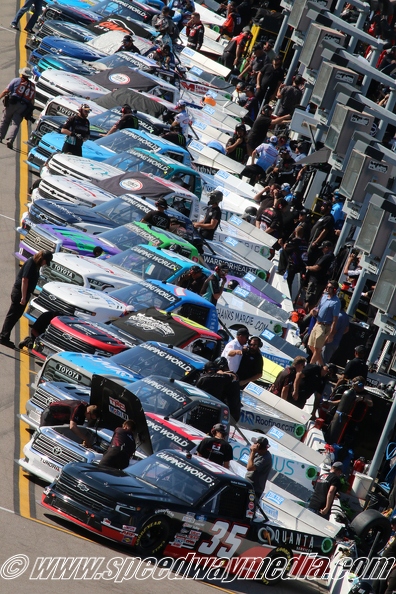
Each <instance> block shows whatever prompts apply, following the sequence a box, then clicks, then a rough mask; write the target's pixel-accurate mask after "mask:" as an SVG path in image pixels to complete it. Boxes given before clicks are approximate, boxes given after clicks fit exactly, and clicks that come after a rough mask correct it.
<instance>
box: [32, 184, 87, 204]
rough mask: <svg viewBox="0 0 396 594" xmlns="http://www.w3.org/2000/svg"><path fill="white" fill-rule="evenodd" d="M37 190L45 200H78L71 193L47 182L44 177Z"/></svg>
mask: <svg viewBox="0 0 396 594" xmlns="http://www.w3.org/2000/svg"><path fill="white" fill-rule="evenodd" d="M39 192H40V194H41V196H43V198H45V199H46V200H62V201H67V202H78V199H77V198H76V197H75V196H74V195H73V194H72V193H71V192H65V191H64V190H62V189H58V188H57V187H56V186H53V185H51V184H49V183H48V182H47V181H46V180H45V179H43V180H42V181H41V183H40V188H39Z"/></svg>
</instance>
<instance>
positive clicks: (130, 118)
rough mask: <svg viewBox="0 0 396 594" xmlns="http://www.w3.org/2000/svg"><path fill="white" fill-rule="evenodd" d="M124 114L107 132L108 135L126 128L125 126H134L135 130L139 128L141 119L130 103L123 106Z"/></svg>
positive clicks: (122, 111)
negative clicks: (133, 111) (135, 113)
mask: <svg viewBox="0 0 396 594" xmlns="http://www.w3.org/2000/svg"><path fill="white" fill-rule="evenodd" d="M121 113H122V116H121V118H120V119H119V120H118V122H117V123H116V124H114V126H113V127H112V128H110V130H109V131H108V132H107V134H105V136H108V135H109V134H113V133H114V132H117V131H118V130H124V129H125V128H132V129H133V130H139V120H138V118H137V117H136V116H135V115H134V114H133V113H132V108H131V106H130V105H128V103H125V105H123V106H122V108H121Z"/></svg>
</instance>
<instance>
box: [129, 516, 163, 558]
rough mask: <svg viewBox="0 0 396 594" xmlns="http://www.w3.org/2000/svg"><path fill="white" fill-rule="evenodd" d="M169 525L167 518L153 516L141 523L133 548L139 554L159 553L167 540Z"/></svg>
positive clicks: (150, 554)
mask: <svg viewBox="0 0 396 594" xmlns="http://www.w3.org/2000/svg"><path fill="white" fill-rule="evenodd" d="M170 534H171V527H170V523H169V520H168V518H165V517H163V516H158V517H153V518H150V519H149V520H147V522H145V524H143V526H142V528H141V529H140V531H139V535H138V537H137V539H136V545H135V549H136V551H137V553H138V554H139V555H142V556H152V555H160V554H161V553H162V552H163V550H164V549H165V547H166V545H167V544H168V542H169V537H170Z"/></svg>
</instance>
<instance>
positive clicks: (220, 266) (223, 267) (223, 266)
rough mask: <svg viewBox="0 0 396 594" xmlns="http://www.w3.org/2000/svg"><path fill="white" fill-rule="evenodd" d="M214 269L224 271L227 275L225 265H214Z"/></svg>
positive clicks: (227, 270)
mask: <svg viewBox="0 0 396 594" xmlns="http://www.w3.org/2000/svg"><path fill="white" fill-rule="evenodd" d="M214 271H215V272H224V273H225V274H226V275H227V273H228V272H229V269H228V268H227V267H226V266H225V265H223V264H220V265H217V266H215V269H214Z"/></svg>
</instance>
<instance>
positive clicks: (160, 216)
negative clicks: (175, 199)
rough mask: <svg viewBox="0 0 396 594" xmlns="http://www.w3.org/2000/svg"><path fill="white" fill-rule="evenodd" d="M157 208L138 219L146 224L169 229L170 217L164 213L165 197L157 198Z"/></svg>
mask: <svg viewBox="0 0 396 594" xmlns="http://www.w3.org/2000/svg"><path fill="white" fill-rule="evenodd" d="M155 206H156V207H157V210H150V212H148V213H147V214H146V215H145V216H144V217H143V218H142V220H141V221H140V222H141V223H147V225H153V226H154V227H159V228H160V229H165V230H167V229H169V225H170V218H169V217H168V215H167V214H166V212H165V210H166V209H167V208H168V203H167V201H166V200H165V198H158V200H157V202H156V203H155Z"/></svg>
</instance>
